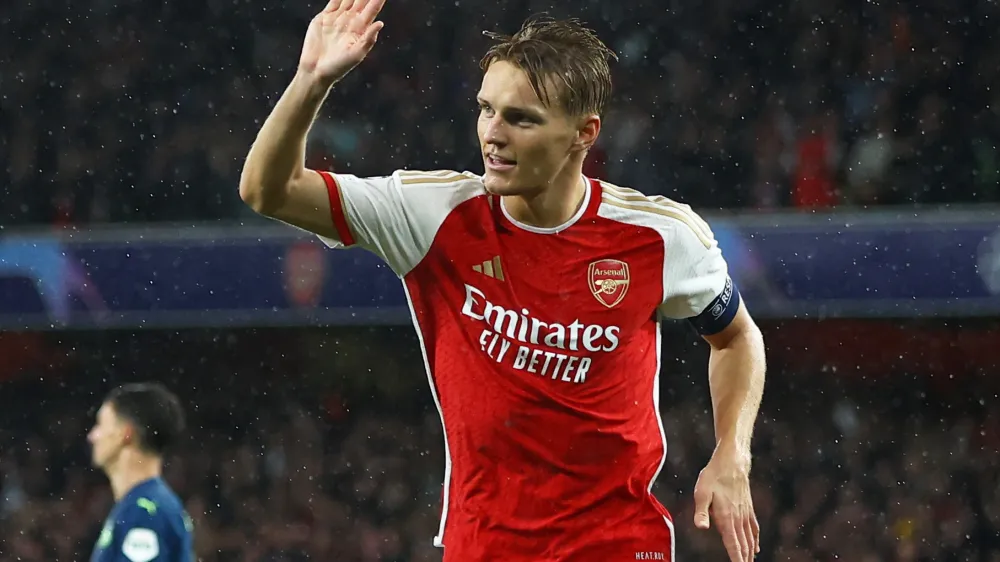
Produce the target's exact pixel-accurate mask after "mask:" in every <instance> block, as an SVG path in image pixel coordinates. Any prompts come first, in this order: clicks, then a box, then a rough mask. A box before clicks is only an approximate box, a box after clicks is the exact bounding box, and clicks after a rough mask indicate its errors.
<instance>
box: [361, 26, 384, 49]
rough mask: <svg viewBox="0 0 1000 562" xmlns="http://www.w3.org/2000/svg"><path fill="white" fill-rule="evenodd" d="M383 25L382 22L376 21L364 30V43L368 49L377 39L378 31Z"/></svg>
mask: <svg viewBox="0 0 1000 562" xmlns="http://www.w3.org/2000/svg"><path fill="white" fill-rule="evenodd" d="M384 25H385V24H384V23H382V22H380V21H376V22H373V23H372V24H371V25H369V26H368V29H366V30H365V35H364V43H365V45H366V46H367V47H368V48H369V49H370V48H372V47H374V46H375V41H378V32H379V31H381V30H382V27H383V26H384Z"/></svg>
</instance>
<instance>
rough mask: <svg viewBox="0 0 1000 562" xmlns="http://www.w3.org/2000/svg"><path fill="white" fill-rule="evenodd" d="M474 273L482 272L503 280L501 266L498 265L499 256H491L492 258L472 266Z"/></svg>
mask: <svg viewBox="0 0 1000 562" xmlns="http://www.w3.org/2000/svg"><path fill="white" fill-rule="evenodd" d="M472 270H473V271H475V272H476V273H482V274H483V275H485V276H487V277H492V278H494V279H499V280H500V281H503V268H502V267H500V256H493V259H491V260H486V261H484V262H483V263H481V264H479V265H474V266H472Z"/></svg>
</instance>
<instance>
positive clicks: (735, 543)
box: [715, 514, 746, 562]
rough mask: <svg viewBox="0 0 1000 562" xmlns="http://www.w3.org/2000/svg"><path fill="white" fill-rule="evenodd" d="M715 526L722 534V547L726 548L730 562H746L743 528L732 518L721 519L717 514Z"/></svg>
mask: <svg viewBox="0 0 1000 562" xmlns="http://www.w3.org/2000/svg"><path fill="white" fill-rule="evenodd" d="M715 526H716V528H718V529H719V533H721V534H722V545H723V546H725V547H726V552H727V553H728V554H729V560H730V562H746V558H745V557H744V556H743V552H744V551H743V545H742V544H741V536H742V534H743V531H742V528H741V527H740V526H739V525H738V524H737V520H736V518H735V517H732V516H728V515H727V516H725V517H720V516H718V514H716V518H715Z"/></svg>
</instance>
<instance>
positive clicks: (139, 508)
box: [115, 494, 184, 532]
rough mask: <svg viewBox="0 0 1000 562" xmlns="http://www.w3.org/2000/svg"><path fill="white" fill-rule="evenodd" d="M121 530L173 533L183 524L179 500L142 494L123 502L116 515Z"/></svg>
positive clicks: (161, 495) (182, 511) (173, 497)
mask: <svg viewBox="0 0 1000 562" xmlns="http://www.w3.org/2000/svg"><path fill="white" fill-rule="evenodd" d="M116 519H117V521H116V522H115V523H116V524H118V525H120V526H121V528H123V529H135V528H145V529H151V530H154V531H155V532H168V531H169V532H175V531H176V530H177V528H178V523H183V520H184V508H183V504H181V502H180V499H178V498H177V497H176V496H173V495H168V494H144V495H137V496H135V497H132V498H127V499H125V500H123V502H122V505H121V506H120V509H119V510H118V512H117V514H116Z"/></svg>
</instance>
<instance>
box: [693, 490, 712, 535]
mask: <svg viewBox="0 0 1000 562" xmlns="http://www.w3.org/2000/svg"><path fill="white" fill-rule="evenodd" d="M711 507H712V492H710V491H708V490H707V489H705V488H703V487H701V486H699V485H695V487H694V526H695V527H697V528H699V529H707V528H709V526H710V525H711V520H710V518H709V515H708V511H709V508H711Z"/></svg>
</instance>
